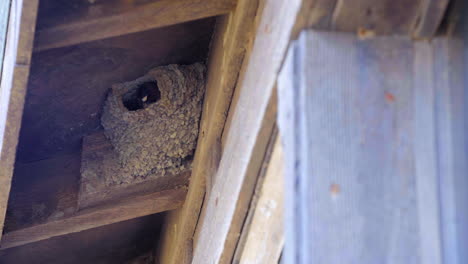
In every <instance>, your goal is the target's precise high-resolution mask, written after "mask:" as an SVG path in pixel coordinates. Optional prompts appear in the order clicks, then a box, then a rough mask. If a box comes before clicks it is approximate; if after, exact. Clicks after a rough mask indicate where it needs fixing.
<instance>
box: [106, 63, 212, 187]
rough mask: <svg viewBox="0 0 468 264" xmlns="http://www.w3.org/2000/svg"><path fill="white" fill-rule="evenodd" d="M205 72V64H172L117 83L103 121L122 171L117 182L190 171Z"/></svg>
mask: <svg viewBox="0 0 468 264" xmlns="http://www.w3.org/2000/svg"><path fill="white" fill-rule="evenodd" d="M204 75H205V66H204V65H203V64H201V63H196V64H192V65H188V66H184V65H174V64H173V65H169V66H164V67H157V68H155V69H153V70H151V71H150V72H149V73H148V74H146V75H144V76H143V77H141V78H138V79H136V80H134V81H131V82H126V83H122V84H115V85H113V86H112V89H111V91H110V93H109V95H108V97H107V99H106V102H105V105H104V111H103V115H102V117H101V123H102V125H103V127H104V132H105V135H106V137H107V138H108V139H109V141H110V142H111V144H112V145H113V147H114V151H116V152H117V154H118V155H117V156H118V159H119V164H120V168H119V169H120V170H123V173H119V174H120V175H124V176H122V177H121V178H120V179H115V178H114V179H113V181H115V182H114V183H115V184H123V183H129V182H134V181H135V180H136V181H138V179H142V178H147V177H151V175H155V176H154V177H156V176H160V175H164V174H166V173H171V174H178V173H180V172H182V171H184V170H187V169H188V168H187V167H188V166H190V164H191V159H192V156H193V153H194V150H195V147H196V141H197V137H198V128H199V120H200V115H201V110H202V99H203V94H204V89H205V88H204V87H205V80H204Z"/></svg>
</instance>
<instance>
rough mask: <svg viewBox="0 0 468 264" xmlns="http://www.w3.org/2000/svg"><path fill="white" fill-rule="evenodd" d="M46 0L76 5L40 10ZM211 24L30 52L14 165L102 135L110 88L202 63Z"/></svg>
mask: <svg viewBox="0 0 468 264" xmlns="http://www.w3.org/2000/svg"><path fill="white" fill-rule="evenodd" d="M47 1H49V2H50V1H52V2H53V3H55V2H58V1H61V2H62V1H63V2H68V1H73V3H74V2H76V0H44V1H41V5H43V4H44V3H47ZM79 2H85V1H82V0H79ZM43 15H44V16H46V15H51V14H49V12H45V11H43ZM44 16H43V17H41V19H39V21H38V22H40V21H41V20H43V19H44ZM214 22H215V19H213V18H208V19H203V20H198V21H192V22H187V23H183V24H178V25H174V26H170V27H164V28H157V29H154V30H149V31H145V32H140V33H135V34H130V35H126V36H121V37H116V38H111V39H105V40H101V41H95V42H89V43H83V44H81V45H79V46H76V47H67V48H60V49H53V50H49V51H45V52H39V53H34V58H33V64H32V65H31V74H30V80H29V84H28V96H27V99H26V102H25V106H24V107H25V109H24V115H23V122H22V126H21V132H20V142H19V145H18V155H17V160H18V161H19V162H22V163H27V162H31V161H37V160H43V159H48V158H51V157H54V156H59V155H62V154H63V153H74V152H78V151H80V150H81V145H82V139H83V137H84V136H86V135H89V134H91V133H93V132H96V131H99V130H102V127H101V120H100V118H101V112H102V106H103V104H104V100H105V98H106V95H107V92H108V91H109V89H110V87H111V86H112V85H113V84H115V83H122V82H127V81H131V80H135V79H136V78H138V77H141V76H142V75H144V74H145V73H147V72H148V71H149V70H150V69H152V68H154V67H156V66H162V65H168V64H172V63H175V64H192V63H195V62H199V61H204V60H206V58H207V54H208V46H209V44H210V40H211V36H212V33H213V29H214ZM78 76H79V78H77V77H78Z"/></svg>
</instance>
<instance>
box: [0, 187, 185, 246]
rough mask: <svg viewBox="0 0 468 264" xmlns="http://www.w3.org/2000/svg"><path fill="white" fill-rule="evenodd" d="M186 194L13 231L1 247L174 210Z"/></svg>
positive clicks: (142, 199) (135, 200) (133, 201)
mask: <svg viewBox="0 0 468 264" xmlns="http://www.w3.org/2000/svg"><path fill="white" fill-rule="evenodd" d="M186 192H187V190H186V188H178V189H172V190H166V191H161V192H156V193H152V194H148V195H143V196H139V197H132V198H129V199H126V200H124V201H121V202H113V203H111V204H109V205H104V206H100V207H95V208H90V209H87V210H83V211H81V212H79V213H77V214H76V215H73V216H71V217H67V218H63V219H59V220H55V221H50V222H47V223H44V224H40V225H36V226H32V227H29V228H24V229H20V230H17V231H13V232H9V233H6V234H5V235H4V236H3V239H2V241H1V243H0V248H1V249H6V248H11V247H16V246H21V245H25V244H28V243H32V242H36V241H41V240H44V239H48V238H51V237H55V236H61V235H66V234H71V233H75V232H80V231H83V230H87V229H91V228H95V227H99V226H103V225H108V224H113V223H117V222H121V221H125V220H129V219H133V218H136V217H141V216H145V215H150V214H154V213H159V212H163V211H167V210H173V209H176V208H178V207H179V206H181V205H182V204H183V202H184V199H185V194H186Z"/></svg>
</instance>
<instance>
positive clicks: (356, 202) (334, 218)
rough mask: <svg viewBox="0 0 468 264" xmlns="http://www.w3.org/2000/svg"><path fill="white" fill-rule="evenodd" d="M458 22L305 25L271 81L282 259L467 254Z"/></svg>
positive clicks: (436, 258)
mask: <svg viewBox="0 0 468 264" xmlns="http://www.w3.org/2000/svg"><path fill="white" fill-rule="evenodd" d="M464 25H465V26H464V29H463V31H462V34H461V35H460V34H458V35H457V36H456V37H453V38H448V37H445V38H442V37H438V38H435V39H433V40H432V41H431V42H428V41H412V40H411V39H409V38H404V37H396V36H393V37H376V38H373V39H369V40H364V41H363V40H359V38H358V37H356V36H354V34H343V33H334V32H317V31H312V30H309V31H304V32H303V33H302V35H301V37H300V38H299V40H298V41H297V43H295V44H294V46H293V47H292V48H291V50H290V52H291V54H290V56H288V59H287V60H286V63H285V67H284V68H283V70H282V72H281V74H280V78H279V82H278V85H279V91H280V95H279V98H280V100H279V113H280V118H279V120H280V122H279V123H280V131H281V135H282V137H283V142H284V143H285V157H286V161H287V165H286V174H287V176H286V179H288V181H287V182H286V188H287V191H286V197H287V206H286V212H287V213H286V214H287V218H286V219H287V222H286V224H287V232H286V233H287V240H286V248H285V252H286V254H285V255H284V258H285V260H284V261H285V263H316V262H317V263H320V262H323V263H343V262H349V263H353V262H359V263H361V262H366V263H376V262H379V263H384V262H388V263H435V264H438V263H464V262H466V260H467V254H466V253H465V251H464V250H463V248H464V247H466V245H467V241H468V240H467V239H466V238H465V237H464V235H461V234H463V233H465V232H466V230H467V225H466V223H467V219H468V218H467V217H468V213H467V210H466V199H467V193H466V191H465V190H461V189H460V186H466V185H467V179H466V177H465V175H466V173H465V172H466V157H467V153H466V149H465V147H463V146H465V144H466V132H465V130H466V119H465V117H464V113H465V112H466V90H465V89H466V88H465V87H464V82H465V81H464V78H463V76H464V73H465V72H466V65H468V63H467V61H466V57H464V56H462V55H461V54H464V53H465V52H466V46H465V45H464V42H465V41H466V36H467V34H466V32H468V31H467V28H466V25H467V24H464ZM459 33H460V32H459ZM337 69H339V71H340V72H342V73H343V74H340V75H336V70H337ZM343 219H346V221H343ZM454 219H457V220H456V221H454ZM311 223H313V224H311ZM414 252H418V253H417V254H415V253H414Z"/></svg>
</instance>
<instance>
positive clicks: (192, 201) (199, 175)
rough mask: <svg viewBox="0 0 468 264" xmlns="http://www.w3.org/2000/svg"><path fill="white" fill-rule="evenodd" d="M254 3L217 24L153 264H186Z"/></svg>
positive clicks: (245, 1)
mask: <svg viewBox="0 0 468 264" xmlns="http://www.w3.org/2000/svg"><path fill="white" fill-rule="evenodd" d="M257 9H258V1H257V0H240V1H239V2H238V4H237V6H236V8H235V10H233V12H232V13H231V14H229V15H226V16H224V17H221V18H219V19H218V21H217V25H216V29H215V33H214V36H213V41H212V44H211V50H210V56H209V58H210V61H209V62H208V74H207V84H206V92H205V100H204V106H203V114H202V120H201V124H200V136H199V139H198V144H197V150H196V153H195V158H194V163H193V168H192V176H191V179H190V185H189V191H188V194H187V199H186V202H185V204H184V206H183V208H182V209H180V210H176V211H173V212H170V213H169V215H168V219H167V220H166V227H165V228H164V229H163V232H164V233H163V235H162V236H163V238H162V243H161V246H160V248H159V249H158V255H159V256H158V261H157V262H156V263H165V264H184V263H190V262H191V258H192V250H193V247H194V245H193V240H192V239H193V236H194V233H195V228H196V225H197V222H198V219H199V215H200V211H201V207H202V204H203V199H204V197H205V191H208V193H209V191H210V190H211V187H212V185H213V181H214V180H213V179H214V175H215V173H216V170H217V168H218V164H219V160H220V158H221V151H222V145H221V137H222V133H223V128H224V125H225V122H226V118H227V115H228V114H227V113H228V110H229V107H230V104H231V98H232V96H233V92H234V87H235V86H236V84H237V82H238V78H239V74H240V70H241V66H242V63H243V61H244V60H245V58H246V57H247V56H248V51H249V49H250V48H249V47H251V44H252V43H251V42H250V40H251V39H252V38H253V34H254V32H255V23H254V21H255V16H256V14H257Z"/></svg>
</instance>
